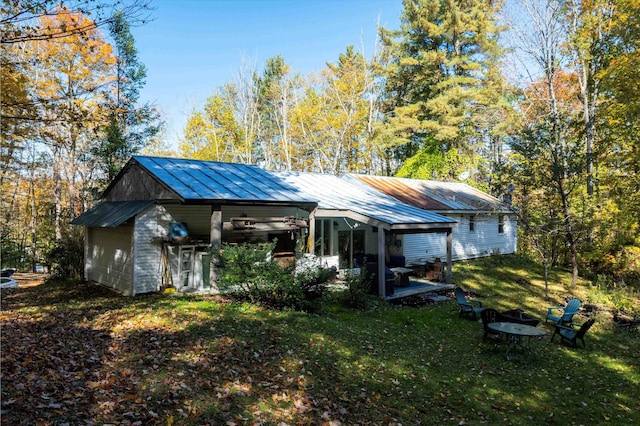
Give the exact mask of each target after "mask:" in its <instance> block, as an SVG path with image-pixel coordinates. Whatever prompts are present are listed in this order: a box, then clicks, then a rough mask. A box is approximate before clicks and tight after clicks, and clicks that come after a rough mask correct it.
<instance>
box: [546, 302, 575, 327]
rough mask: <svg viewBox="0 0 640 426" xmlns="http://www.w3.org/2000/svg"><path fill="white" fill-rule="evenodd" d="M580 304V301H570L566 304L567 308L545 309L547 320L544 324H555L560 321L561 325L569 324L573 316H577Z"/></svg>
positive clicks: (553, 307) (554, 307)
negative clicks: (550, 322)
mask: <svg viewBox="0 0 640 426" xmlns="http://www.w3.org/2000/svg"><path fill="white" fill-rule="evenodd" d="M580 303H581V302H580V299H571V300H569V301H568V302H567V306H549V307H548V308H547V318H546V319H545V320H544V322H545V323H546V322H547V321H549V320H551V321H552V322H554V323H556V324H557V323H558V321H562V324H563V325H566V324H571V323H572V321H573V316H574V315H575V314H577V313H578V309H580ZM557 311H559V312H557Z"/></svg>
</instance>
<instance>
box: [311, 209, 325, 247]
mask: <svg viewBox="0 0 640 426" xmlns="http://www.w3.org/2000/svg"><path fill="white" fill-rule="evenodd" d="M315 245H316V211H315V210H313V211H312V212H311V213H309V237H308V240H307V253H311V254H320V255H322V254H324V253H316V251H315Z"/></svg>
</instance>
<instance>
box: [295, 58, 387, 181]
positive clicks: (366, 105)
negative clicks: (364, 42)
mask: <svg viewBox="0 0 640 426" xmlns="http://www.w3.org/2000/svg"><path fill="white" fill-rule="evenodd" d="M372 83H373V76H372V74H371V71H370V69H369V64H367V62H366V60H365V58H364V56H363V55H362V54H361V53H356V51H355V49H354V48H353V46H348V47H347V49H346V51H345V52H344V53H341V54H340V56H339V57H338V61H337V63H335V64H334V63H331V62H329V63H327V67H326V68H325V69H323V70H322V71H321V73H320V76H319V81H318V84H316V85H312V84H310V83H308V85H307V89H306V91H305V94H304V96H303V97H302V100H301V101H300V102H299V103H298V104H297V105H296V107H295V108H294V110H293V113H292V120H293V124H292V131H293V132H294V136H295V137H296V138H297V140H298V141H299V142H298V143H299V145H300V148H299V150H298V151H299V152H302V155H301V157H302V158H306V159H307V160H306V161H304V162H303V161H300V159H298V162H297V166H298V169H305V170H306V169H310V170H318V171H321V172H323V173H333V174H336V175H338V174H341V173H344V172H365V173H366V172H371V171H373V170H374V161H375V159H376V157H377V154H378V150H377V147H376V145H375V143H374V141H375V136H376V132H375V129H372V125H371V121H372V120H374V119H375V118H374V117H372V115H373V114H375V113H373V112H372V111H371V108H370V99H371V98H373V97H374V96H373V93H372V92H371V90H372Z"/></svg>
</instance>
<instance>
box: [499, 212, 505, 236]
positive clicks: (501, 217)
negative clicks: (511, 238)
mask: <svg viewBox="0 0 640 426" xmlns="http://www.w3.org/2000/svg"><path fill="white" fill-rule="evenodd" d="M498 234H504V215H503V214H499V215H498Z"/></svg>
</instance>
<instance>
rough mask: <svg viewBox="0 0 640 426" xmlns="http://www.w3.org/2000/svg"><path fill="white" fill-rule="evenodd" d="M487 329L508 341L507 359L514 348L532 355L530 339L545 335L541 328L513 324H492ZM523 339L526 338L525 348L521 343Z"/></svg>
mask: <svg viewBox="0 0 640 426" xmlns="http://www.w3.org/2000/svg"><path fill="white" fill-rule="evenodd" d="M487 327H489V328H490V329H492V330H494V331H497V332H498V333H502V334H504V335H506V336H507V339H508V341H509V347H508V348H507V353H506V357H507V359H509V352H511V350H512V349H514V348H515V347H516V346H520V347H521V348H523V349H525V350H527V351H529V353H531V354H533V351H532V350H531V338H532V337H542V336H546V335H547V332H546V331H545V330H543V329H541V328H537V327H533V326H531V325H527V324H519V323H515V322H492V323H489V324H488V325H487ZM523 337H526V338H527V345H526V346H525V345H523V343H522V340H523Z"/></svg>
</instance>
